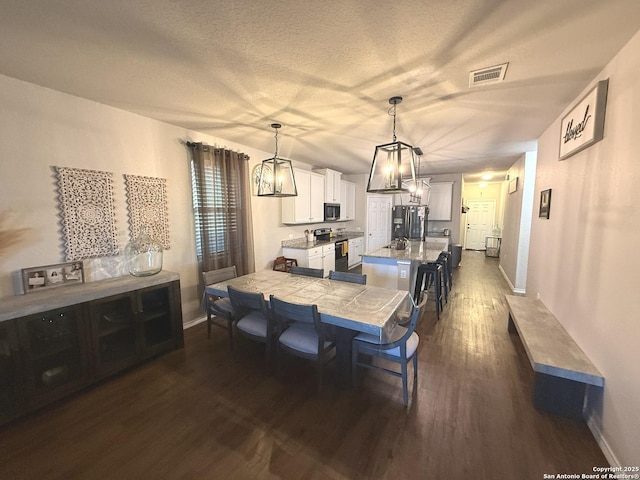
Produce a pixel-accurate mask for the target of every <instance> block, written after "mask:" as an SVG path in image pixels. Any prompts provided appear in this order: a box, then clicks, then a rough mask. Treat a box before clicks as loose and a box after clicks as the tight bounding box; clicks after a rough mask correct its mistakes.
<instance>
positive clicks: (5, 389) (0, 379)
mask: <svg viewBox="0 0 640 480" xmlns="http://www.w3.org/2000/svg"><path fill="white" fill-rule="evenodd" d="M21 403H22V401H21V396H20V384H19V362H18V336H17V334H16V331H15V325H14V324H13V321H11V320H9V321H6V322H2V323H0V424H2V423H4V422H6V421H8V420H10V419H12V418H14V417H15V416H17V415H18V413H20V410H21Z"/></svg>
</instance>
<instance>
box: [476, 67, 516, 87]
mask: <svg viewBox="0 0 640 480" xmlns="http://www.w3.org/2000/svg"><path fill="white" fill-rule="evenodd" d="M507 65H509V63H503V64H502V65H496V66H493V67H488V68H483V69H481V70H475V71H473V72H471V73H469V88H471V87H477V86H479V85H488V84H489V83H496V82H502V81H504V75H505V74H506V73H507Z"/></svg>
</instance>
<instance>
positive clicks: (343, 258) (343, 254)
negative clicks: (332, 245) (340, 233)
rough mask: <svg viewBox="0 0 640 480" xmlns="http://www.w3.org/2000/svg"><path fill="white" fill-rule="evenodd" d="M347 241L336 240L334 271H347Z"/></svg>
mask: <svg viewBox="0 0 640 480" xmlns="http://www.w3.org/2000/svg"><path fill="white" fill-rule="evenodd" d="M348 245H349V243H348V242H347V241H344V242H336V272H348V271H349V252H348V248H349V247H348Z"/></svg>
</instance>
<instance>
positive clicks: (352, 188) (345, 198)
mask: <svg viewBox="0 0 640 480" xmlns="http://www.w3.org/2000/svg"><path fill="white" fill-rule="evenodd" d="M340 190H341V191H340V198H341V199H342V202H341V204H340V205H341V208H340V219H341V220H355V218H356V184H355V183H352V182H347V181H345V180H342V181H341V182H340Z"/></svg>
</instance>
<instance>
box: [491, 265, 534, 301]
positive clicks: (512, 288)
mask: <svg viewBox="0 0 640 480" xmlns="http://www.w3.org/2000/svg"><path fill="white" fill-rule="evenodd" d="M498 270H500V273H502V276H503V277H504V279H505V280H506V281H507V283H508V284H509V288H510V289H511V291H512V292H513V293H519V294H522V295H524V294H525V293H527V291H526V290H525V289H524V288H516V287H514V286H513V283H511V280H509V277H508V276H507V274H506V273H505V271H504V270H503V269H502V265H500V264H498Z"/></svg>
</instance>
